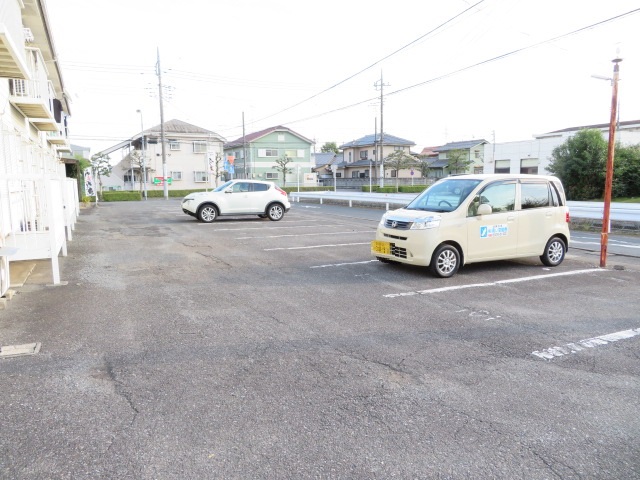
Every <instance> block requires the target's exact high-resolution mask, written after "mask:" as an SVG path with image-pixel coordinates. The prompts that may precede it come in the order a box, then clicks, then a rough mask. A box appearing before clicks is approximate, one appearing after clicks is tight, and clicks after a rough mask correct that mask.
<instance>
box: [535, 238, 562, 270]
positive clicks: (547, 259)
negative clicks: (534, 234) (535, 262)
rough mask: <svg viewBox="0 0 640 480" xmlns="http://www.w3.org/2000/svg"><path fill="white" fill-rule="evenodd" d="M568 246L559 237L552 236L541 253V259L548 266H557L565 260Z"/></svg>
mask: <svg viewBox="0 0 640 480" xmlns="http://www.w3.org/2000/svg"><path fill="white" fill-rule="evenodd" d="M566 252H567V246H566V245H565V243H564V242H563V241H562V239H561V238H559V237H552V238H551V240H549V241H548V242H547V246H546V247H544V253H543V254H542V255H540V261H541V262H542V263H544V264H545V265H546V266H547V267H556V266H558V265H560V264H561V263H562V261H563V260H564V255H565V253H566Z"/></svg>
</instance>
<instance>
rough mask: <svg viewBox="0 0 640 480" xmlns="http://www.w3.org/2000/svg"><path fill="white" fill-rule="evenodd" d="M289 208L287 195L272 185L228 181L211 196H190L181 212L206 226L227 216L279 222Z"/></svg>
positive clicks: (184, 201) (205, 193)
mask: <svg viewBox="0 0 640 480" xmlns="http://www.w3.org/2000/svg"><path fill="white" fill-rule="evenodd" d="M290 208H291V204H290V203H289V198H288V196H287V192H285V191H284V190H282V189H281V188H280V187H278V186H277V185H276V184H275V183H273V182H262V181H258V180H242V179H237V180H229V181H228V182H226V183H223V184H222V185H220V186H219V187H217V188H215V189H214V190H212V191H210V192H197V193H190V194H189V195H187V196H186V197H184V199H183V200H182V211H183V212H184V213H186V214H188V215H191V216H192V217H196V218H197V219H198V220H200V221H201V222H205V223H211V222H213V221H214V220H215V219H216V218H218V216H226V215H229V216H233V215H258V216H259V217H261V218H269V219H270V220H273V221H278V220H280V219H281V218H282V217H283V216H284V214H285V213H286V212H288V211H289V209H290Z"/></svg>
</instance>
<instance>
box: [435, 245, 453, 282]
mask: <svg viewBox="0 0 640 480" xmlns="http://www.w3.org/2000/svg"><path fill="white" fill-rule="evenodd" d="M429 268H430V269H431V272H432V273H433V274H434V275H436V276H438V277H441V278H449V277H452V276H453V275H454V274H455V273H456V272H457V271H458V269H459V268H460V252H458V249H457V248H456V247H454V246H453V245H441V246H440V247H438V249H437V250H436V251H435V252H433V256H432V257H431V264H430V265H429Z"/></svg>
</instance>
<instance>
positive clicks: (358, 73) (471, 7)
mask: <svg viewBox="0 0 640 480" xmlns="http://www.w3.org/2000/svg"><path fill="white" fill-rule="evenodd" d="M484 1H485V0H480V1H479V2H477V3H475V4H473V5H471V6H470V7H468V8H466V9H464V10H463V11H462V12H460V13H458V14H457V15H455V16H453V17H451V18H450V19H448V20H447V21H445V22H443V23H441V24H440V25H438V26H437V27H435V28H433V29H431V30H429V31H428V32H427V33H425V34H424V35H421V36H420V37H418V38H416V39H415V40H413V41H412V42H409V43H407V44H406V45H405V46H403V47H400V48H398V49H397V50H395V51H394V52H392V53H390V54H388V55H386V56H384V57H382V58H381V59H379V60H376V61H375V62H374V63H372V64H371V65H369V66H368V67H365V68H363V69H362V70H360V71H359V72H356V73H354V74H353V75H351V76H349V77H347V78H345V79H344V80H341V81H339V82H338V83H336V84H335V85H332V86H331V87H328V88H325V89H324V90H322V91H321V92H318V93H316V94H315V95H312V96H311V97H309V98H306V99H304V100H301V101H300V102H298V103H296V104H294V105H291V106H290V107H287V108H285V109H283V110H280V111H279V112H276V113H274V114H272V115H268V116H266V117H263V118H261V119H259V120H256V121H255V122H253V123H256V122H261V121H263V120H267V119H268V118H271V117H275V116H276V115H279V114H281V113H284V112H286V111H288V110H291V109H292V108H295V107H297V106H300V105H302V104H303V103H306V102H308V101H309V100H312V99H314V98H316V97H318V96H320V95H322V94H323V93H326V92H328V91H330V90H333V89H334V88H336V87H338V86H339V85H342V84H343V83H345V82H347V81H349V80H351V79H352V78H355V77H357V76H358V75H360V74H361V73H364V72H366V71H367V70H369V69H370V68H373V67H375V66H376V65H378V64H379V63H381V62H383V61H384V60H387V59H388V58H391V57H392V56H394V55H396V54H397V53H400V52H401V51H402V50H404V49H406V48H408V47H410V46H411V45H413V44H414V43H416V42H418V41H420V40H422V39H423V38H425V37H427V36H429V35H431V34H432V33H434V32H436V31H437V30H439V29H441V28H443V27H444V26H445V25H447V24H449V23H451V22H452V21H454V20H455V19H456V18H458V17H460V16H461V15H464V14H465V13H466V12H468V11H469V10H471V9H473V8H475V7H476V6H478V5H480V4H481V3H482V2H484Z"/></svg>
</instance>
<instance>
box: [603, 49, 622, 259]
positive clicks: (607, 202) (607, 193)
mask: <svg viewBox="0 0 640 480" xmlns="http://www.w3.org/2000/svg"><path fill="white" fill-rule="evenodd" d="M612 61H613V79H612V80H611V84H612V85H613V92H612V94H611V120H610V121H609V145H608V148H607V175H606V177H605V182H604V213H603V216H602V233H601V235H600V268H604V267H606V266H607V247H608V244H609V231H610V230H611V220H610V218H609V213H610V211H611V186H612V185H613V157H614V152H615V145H616V143H615V136H616V118H617V116H618V115H617V112H618V79H619V74H620V67H619V66H618V64H619V63H620V62H621V61H622V59H621V58H614V59H613V60H612Z"/></svg>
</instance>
